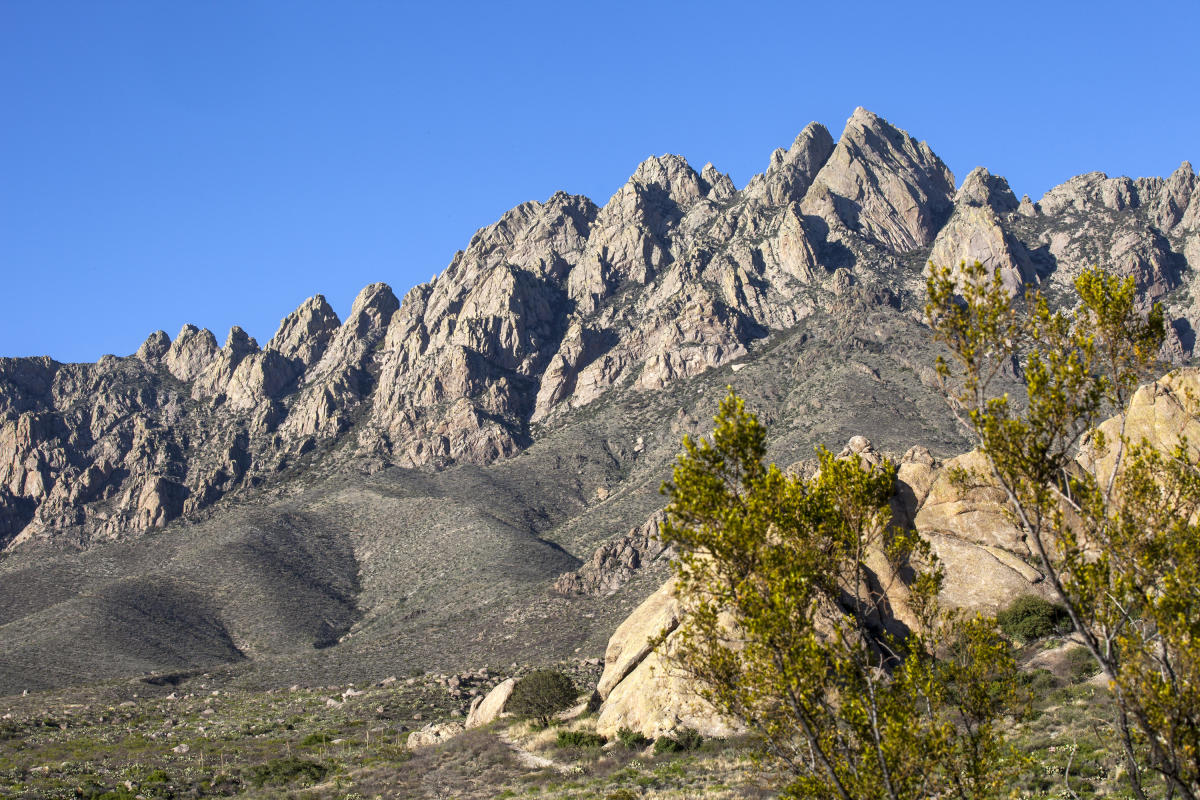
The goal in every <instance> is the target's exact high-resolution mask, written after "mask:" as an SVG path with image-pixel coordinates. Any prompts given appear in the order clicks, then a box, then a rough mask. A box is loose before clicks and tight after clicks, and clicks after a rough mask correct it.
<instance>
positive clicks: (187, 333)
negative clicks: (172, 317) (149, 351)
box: [163, 324, 219, 381]
mask: <svg viewBox="0 0 1200 800" xmlns="http://www.w3.org/2000/svg"><path fill="white" fill-rule="evenodd" d="M218 352H219V348H218V347H217V337H215V336H213V332H212V331H210V330H209V329H208V328H197V327H196V326H195V325H192V324H185V325H184V326H183V327H182V328H181V329H180V330H179V335H178V336H176V337H175V341H173V342H171V346H170V347H169V348H167V352H166V353H165V354H164V356H163V361H165V362H166V365H167V369H168V370H170V372H171V374H172V375H174V376H175V377H176V378H178V379H179V380H181V381H190V380H192V379H193V378H195V377H196V376H197V375H199V374H200V373H201V372H203V371H204V369H205V367H207V366H208V365H209V364H210V363H211V362H212V360H213V359H214V358H216V355H217V353H218Z"/></svg>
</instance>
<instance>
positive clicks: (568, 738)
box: [554, 731, 608, 747]
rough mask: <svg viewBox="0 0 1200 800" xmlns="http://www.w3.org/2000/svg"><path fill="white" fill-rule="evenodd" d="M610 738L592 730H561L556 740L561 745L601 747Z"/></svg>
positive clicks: (555, 742)
mask: <svg viewBox="0 0 1200 800" xmlns="http://www.w3.org/2000/svg"><path fill="white" fill-rule="evenodd" d="M607 743H608V739H606V738H604V737H603V736H601V735H600V734H598V733H592V732H591V731H559V732H558V738H557V739H556V740H555V741H554V744H556V745H557V746H559V747H601V746H603V745H605V744H607Z"/></svg>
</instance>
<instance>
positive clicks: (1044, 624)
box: [996, 594, 1071, 642]
mask: <svg viewBox="0 0 1200 800" xmlns="http://www.w3.org/2000/svg"><path fill="white" fill-rule="evenodd" d="M996 622H998V623H999V624H1000V630H1002V631H1004V632H1005V633H1006V634H1008V635H1009V636H1011V637H1012V638H1014V639H1016V640H1018V641H1021V642H1031V641H1033V640H1034V639H1040V638H1041V637H1043V636H1050V635H1051V634H1055V633H1065V632H1067V631H1068V630H1070V628H1071V618H1070V617H1069V616H1067V610H1066V609H1065V608H1063V607H1062V606H1056V605H1054V604H1053V603H1048V602H1046V601H1045V600H1043V599H1042V598H1040V597H1038V596H1037V595H1032V594H1026V595H1022V596H1020V597H1018V598H1017V599H1016V600H1014V601H1013V603H1012V605H1010V606H1009V607H1008V608H1006V609H1004V610H1003V611H1001V612H1000V613H999V614H997V615H996Z"/></svg>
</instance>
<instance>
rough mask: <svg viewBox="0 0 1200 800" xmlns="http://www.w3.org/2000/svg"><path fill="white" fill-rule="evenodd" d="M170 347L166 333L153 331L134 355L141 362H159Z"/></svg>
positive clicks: (169, 338)
mask: <svg viewBox="0 0 1200 800" xmlns="http://www.w3.org/2000/svg"><path fill="white" fill-rule="evenodd" d="M170 347H171V337H170V336H168V335H167V332H166V331H161V330H160V331H155V332H154V333H152V334H150V335H149V336H147V337H146V341H144V342H142V346H141V347H139V348H138V349H137V353H135V354H134V355H135V356H136V357H138V358H140V359H141V360H142V361H161V360H162V357H163V356H164V355H166V354H167V350H168V349H170Z"/></svg>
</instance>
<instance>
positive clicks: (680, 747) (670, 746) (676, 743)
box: [654, 728, 704, 753]
mask: <svg viewBox="0 0 1200 800" xmlns="http://www.w3.org/2000/svg"><path fill="white" fill-rule="evenodd" d="M703 741H704V737H703V736H701V735H700V734H699V733H697V732H696V731H695V730H693V729H691V728H680V729H679V730H677V731H675V735H674V736H660V737H658V738H657V739H655V740H654V752H656V753H682V752H684V751H685V750H695V749H696V748H697V747H699V746H700V745H701V743H702V742H703Z"/></svg>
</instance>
